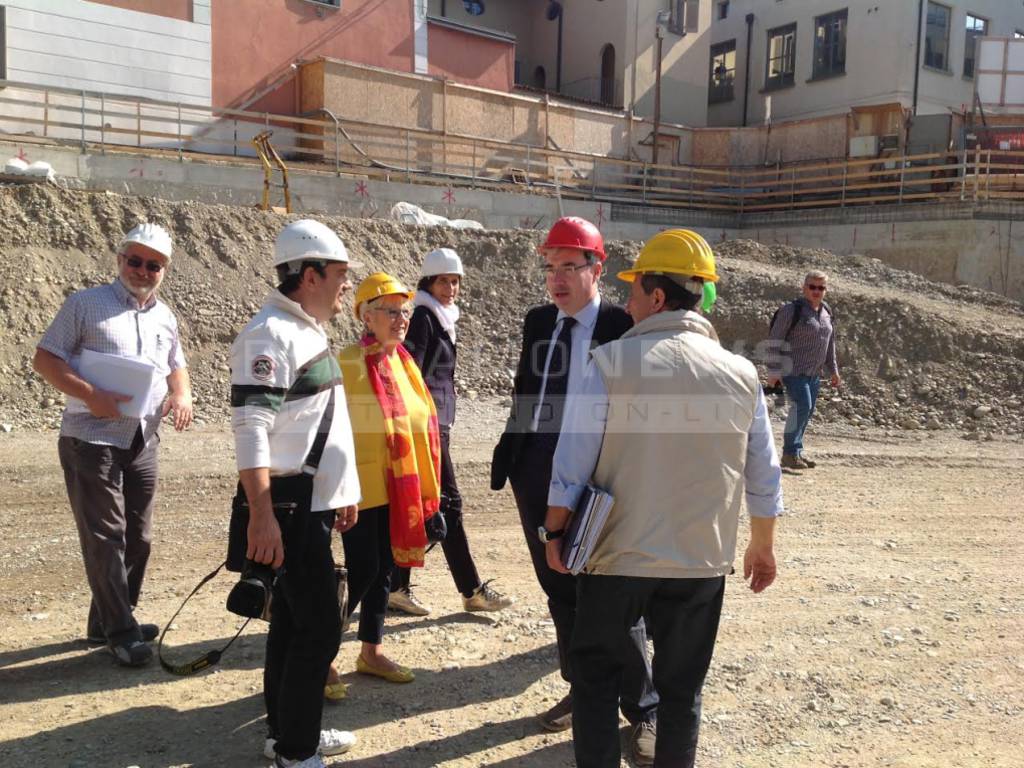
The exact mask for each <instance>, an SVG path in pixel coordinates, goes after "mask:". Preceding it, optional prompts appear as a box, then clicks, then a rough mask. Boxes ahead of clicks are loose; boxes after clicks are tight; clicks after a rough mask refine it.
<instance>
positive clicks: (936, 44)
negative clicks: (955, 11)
mask: <svg viewBox="0 0 1024 768" xmlns="http://www.w3.org/2000/svg"><path fill="white" fill-rule="evenodd" d="M951 15H952V12H951V11H950V9H949V8H947V7H946V6H944V5H939V4H938V3H932V2H929V3H928V21H927V23H926V25H925V33H924V65H925V66H926V67H932V68H933V69H945V70H948V69H949V19H950V16H951Z"/></svg>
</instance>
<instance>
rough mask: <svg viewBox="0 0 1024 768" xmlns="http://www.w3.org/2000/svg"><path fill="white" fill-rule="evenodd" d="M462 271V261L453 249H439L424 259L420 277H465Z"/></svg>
mask: <svg viewBox="0 0 1024 768" xmlns="http://www.w3.org/2000/svg"><path fill="white" fill-rule="evenodd" d="M464 274H465V272H463V271H462V259H460V258H459V254H457V253H456V252H455V251H453V250H452V249H451V248H438V249H436V250H433V251H431V252H430V253H428V254H427V255H426V256H425V257H424V259H423V269H422V270H421V271H420V277H434V276H435V275H459V276H460V277H461V276H462V275H464Z"/></svg>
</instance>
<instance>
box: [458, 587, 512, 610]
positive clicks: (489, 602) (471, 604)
mask: <svg viewBox="0 0 1024 768" xmlns="http://www.w3.org/2000/svg"><path fill="white" fill-rule="evenodd" d="M490 583H491V582H490V581H485V582H484V583H483V584H481V585H480V586H479V587H477V588H476V589H474V590H473V596H472V597H463V598H462V607H463V609H465V610H467V611H469V612H470V613H476V612H482V611H500V610H503V609H505V608H508V607H509V606H510V605H512V603H514V602H515V600H513V599H512V598H511V597H505V596H504V595H503V594H501V593H500V592H498V591H497V590H496V589H491V587H490V586H489V585H490Z"/></svg>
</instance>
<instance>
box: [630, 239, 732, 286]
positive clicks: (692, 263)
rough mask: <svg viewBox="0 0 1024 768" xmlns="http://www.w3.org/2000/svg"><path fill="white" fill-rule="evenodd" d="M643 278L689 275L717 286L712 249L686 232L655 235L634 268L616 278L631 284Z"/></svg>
mask: <svg viewBox="0 0 1024 768" xmlns="http://www.w3.org/2000/svg"><path fill="white" fill-rule="evenodd" d="M642 274H662V275H688V276H692V277H700V278H703V279H705V280H710V281H711V282H713V283H717V282H718V272H716V271H715V254H714V253H712V252H711V246H710V245H708V241H707V240H705V239H704V238H703V237H701V236H700V235H698V234H697V233H696V232H691V231H690V230H688V229H666V230H665V231H664V232H659V233H658V234H656V235H655V236H654V237H652V238H651V239H650V240H648V241H647V242H646V243H644V247H643V248H641V249H640V255H639V256H637V259H636V262H635V263H634V264H633V268H632V269H626V270H623V271H622V272H619V274H618V278H619V279H620V280H625V281H626V282H627V283H632V282H633V281H634V280H636V278H637V275H642Z"/></svg>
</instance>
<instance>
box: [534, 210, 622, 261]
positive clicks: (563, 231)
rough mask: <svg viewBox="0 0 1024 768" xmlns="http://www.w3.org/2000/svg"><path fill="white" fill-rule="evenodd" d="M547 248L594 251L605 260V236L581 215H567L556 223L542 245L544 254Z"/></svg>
mask: <svg viewBox="0 0 1024 768" xmlns="http://www.w3.org/2000/svg"><path fill="white" fill-rule="evenodd" d="M547 248H573V249H575V250H577V251H592V252H593V253H595V254H597V258H599V259H600V260H601V261H604V260H605V258H607V257H606V256H605V253H604V238H603V237H601V233H600V232H599V231H598V229H597V227H595V226H594V225H593V224H591V223H590V222H589V221H587V220H586V219H581V218H580V217H579V216H565V217H563V218H561V219H559V220H558V221H556V222H555V223H554V225H553V226H552V227H551V231H549V232H548V237H547V239H546V240H545V241H544V244H543V245H541V247H540V249H539V250H540V252H541V253H542V254H543V253H544V251H545V249H547Z"/></svg>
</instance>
